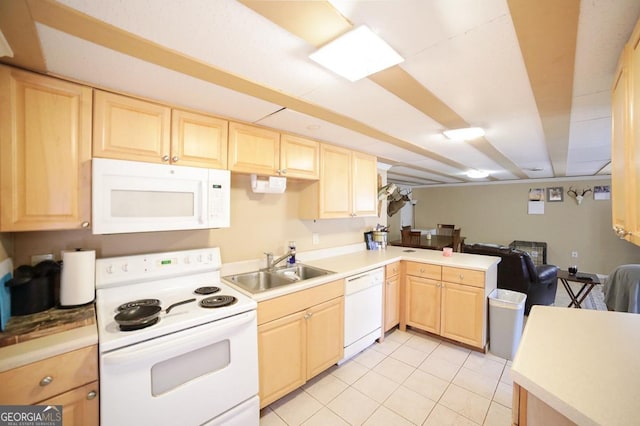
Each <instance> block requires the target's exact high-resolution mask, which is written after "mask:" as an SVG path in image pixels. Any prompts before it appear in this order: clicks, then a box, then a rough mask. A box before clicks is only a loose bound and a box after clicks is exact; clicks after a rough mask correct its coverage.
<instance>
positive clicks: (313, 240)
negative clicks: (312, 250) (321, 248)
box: [311, 232, 320, 246]
mask: <svg viewBox="0 0 640 426" xmlns="http://www.w3.org/2000/svg"><path fill="white" fill-rule="evenodd" d="M311 244H313V245H314V246H317V245H318V244H320V234H316V233H315V232H314V233H313V234H311Z"/></svg>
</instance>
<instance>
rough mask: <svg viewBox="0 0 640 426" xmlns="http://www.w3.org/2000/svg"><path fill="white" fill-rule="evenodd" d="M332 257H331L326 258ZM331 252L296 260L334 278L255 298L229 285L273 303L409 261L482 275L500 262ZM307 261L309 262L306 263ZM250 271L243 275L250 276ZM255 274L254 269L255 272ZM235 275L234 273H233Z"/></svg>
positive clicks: (407, 251)
mask: <svg viewBox="0 0 640 426" xmlns="http://www.w3.org/2000/svg"><path fill="white" fill-rule="evenodd" d="M326 253H329V254H326ZM330 253H331V252H330V251H329V252H326V251H325V254H326V255H325V256H324V257H316V256H314V255H313V254H305V253H302V254H300V255H298V256H297V260H298V262H300V263H303V264H305V265H309V266H313V267H316V268H321V269H326V270H329V271H333V272H335V274H330V275H325V276H322V277H318V278H313V279H308V280H304V281H301V282H299V283H295V284H289V285H286V286H282V287H276V288H274V289H272V290H268V291H264V292H261V293H256V294H252V293H250V292H247V291H245V290H243V289H242V287H239V286H237V285H234V284H233V283H231V282H229V281H225V282H227V283H229V284H231V285H233V286H234V288H236V289H238V290H239V291H242V292H243V293H245V294H247V295H248V296H250V297H252V298H253V299H254V300H256V301H258V302H260V301H263V300H268V299H272V298H274V297H279V296H283V295H285V294H289V293H293V292H296V291H300V290H304V289H307V288H311V287H315V286H317V285H321V284H325V283H328V282H331V281H335V280H339V279H342V278H346V277H349V276H351V275H356V274H359V273H361V272H366V271H369V270H371V269H375V268H378V267H383V266H385V265H387V264H389V263H393V262H397V261H400V260H409V261H414V262H423V263H431V264H435V265H442V266H452V267H458V268H466V269H474V270H479V271H487V270H489V269H490V268H492V267H497V264H498V263H499V262H500V258H499V257H495V256H480V255H474V254H467V253H453V255H452V256H451V257H445V256H443V255H442V251H439V250H424V249H412V248H407V247H392V246H387V248H386V249H384V250H357V251H351V252H346V253H341V254H339V255H337V256H336V255H331V254H330ZM306 259H308V260H306ZM250 270H251V269H247V270H245V271H243V272H248V271H250ZM254 270H255V269H254ZM234 273H235V272H234Z"/></svg>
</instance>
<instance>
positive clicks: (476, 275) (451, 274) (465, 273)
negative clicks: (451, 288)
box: [442, 266, 484, 288]
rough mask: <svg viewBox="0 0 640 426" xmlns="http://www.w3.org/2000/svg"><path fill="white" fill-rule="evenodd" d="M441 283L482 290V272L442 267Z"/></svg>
mask: <svg viewBox="0 0 640 426" xmlns="http://www.w3.org/2000/svg"><path fill="white" fill-rule="evenodd" d="M442 281H446V282H450V283H457V284H464V285H471V286H474V287H481V288H483V287H484V272H482V271H474V270H471V269H462V268H452V267H450V266H443V267H442Z"/></svg>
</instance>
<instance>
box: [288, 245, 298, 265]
mask: <svg viewBox="0 0 640 426" xmlns="http://www.w3.org/2000/svg"><path fill="white" fill-rule="evenodd" d="M289 254H290V255H291V256H289V265H294V264H295V263H296V242H295V241H289Z"/></svg>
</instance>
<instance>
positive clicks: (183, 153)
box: [170, 109, 229, 169]
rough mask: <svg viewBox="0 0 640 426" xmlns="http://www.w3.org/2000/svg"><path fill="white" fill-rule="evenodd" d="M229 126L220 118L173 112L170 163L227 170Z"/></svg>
mask: <svg viewBox="0 0 640 426" xmlns="http://www.w3.org/2000/svg"><path fill="white" fill-rule="evenodd" d="M228 127H229V122H228V121H226V120H222V119H220V118H216V117H211V116H209V115H202V114H196V113H193V112H187V111H182V110H179V109H173V110H171V159H170V160H171V162H172V163H176V164H179V165H181V166H193V167H208V168H212V169H226V168H227V133H228Z"/></svg>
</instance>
